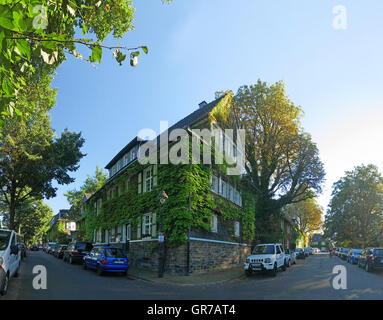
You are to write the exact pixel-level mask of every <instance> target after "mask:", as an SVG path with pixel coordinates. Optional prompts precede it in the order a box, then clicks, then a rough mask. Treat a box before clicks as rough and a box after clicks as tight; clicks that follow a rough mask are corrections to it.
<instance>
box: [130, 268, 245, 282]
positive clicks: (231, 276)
mask: <svg viewBox="0 0 383 320" xmlns="http://www.w3.org/2000/svg"><path fill="white" fill-rule="evenodd" d="M244 276H245V275H244V269H243V267H235V268H231V269H227V270H224V271H209V272H204V273H192V274H190V275H189V276H185V275H182V274H172V273H168V272H165V273H164V275H163V278H158V273H157V272H154V271H151V270H148V269H144V268H140V267H130V268H129V271H128V278H130V279H134V280H137V279H139V280H144V281H150V282H156V283H167V284H169V283H172V284H177V285H185V286H192V285H205V284H217V283H223V282H228V281H232V280H237V279H241V278H244Z"/></svg>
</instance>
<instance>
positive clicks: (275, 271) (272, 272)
mask: <svg viewBox="0 0 383 320" xmlns="http://www.w3.org/2000/svg"><path fill="white" fill-rule="evenodd" d="M277 269H278V268H277V264H274V268H273V270H272V271H271V275H272V276H273V277H275V276H276V275H277Z"/></svg>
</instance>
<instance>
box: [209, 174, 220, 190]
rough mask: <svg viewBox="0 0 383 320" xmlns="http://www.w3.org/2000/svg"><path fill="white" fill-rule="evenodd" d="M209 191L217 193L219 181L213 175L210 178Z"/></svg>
mask: <svg viewBox="0 0 383 320" xmlns="http://www.w3.org/2000/svg"><path fill="white" fill-rule="evenodd" d="M211 191H213V192H215V193H218V192H219V179H218V177H216V176H214V175H213V176H212V178H211Z"/></svg>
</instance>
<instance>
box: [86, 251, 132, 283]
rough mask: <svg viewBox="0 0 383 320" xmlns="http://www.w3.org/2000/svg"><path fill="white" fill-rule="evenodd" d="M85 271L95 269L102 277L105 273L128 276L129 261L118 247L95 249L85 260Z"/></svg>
mask: <svg viewBox="0 0 383 320" xmlns="http://www.w3.org/2000/svg"><path fill="white" fill-rule="evenodd" d="M83 260H84V269H88V268H89V269H94V270H97V273H98V274H99V275H100V276H101V275H103V274H104V273H105V272H121V273H123V274H124V275H126V274H127V272H128V269H129V261H128V257H127V256H126V253H125V251H124V250H123V249H121V248H118V247H110V246H105V247H103V246H100V247H94V248H93V249H92V251H91V252H89V254H87V255H85V256H84V258H83Z"/></svg>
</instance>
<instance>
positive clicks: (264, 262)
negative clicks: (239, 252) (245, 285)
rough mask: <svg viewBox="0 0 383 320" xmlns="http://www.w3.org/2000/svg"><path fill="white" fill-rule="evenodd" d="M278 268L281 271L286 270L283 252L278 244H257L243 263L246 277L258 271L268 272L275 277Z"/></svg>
mask: <svg viewBox="0 0 383 320" xmlns="http://www.w3.org/2000/svg"><path fill="white" fill-rule="evenodd" d="M279 268H281V269H282V270H283V271H285V270H286V264H285V252H284V250H283V247H282V245H281V244H280V243H268V244H258V245H257V246H256V247H255V248H254V250H253V252H252V254H251V256H249V257H247V258H246V262H245V273H246V275H251V274H252V273H253V272H258V271H268V272H271V274H272V275H273V276H276V274H277V270H278V269H279Z"/></svg>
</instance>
